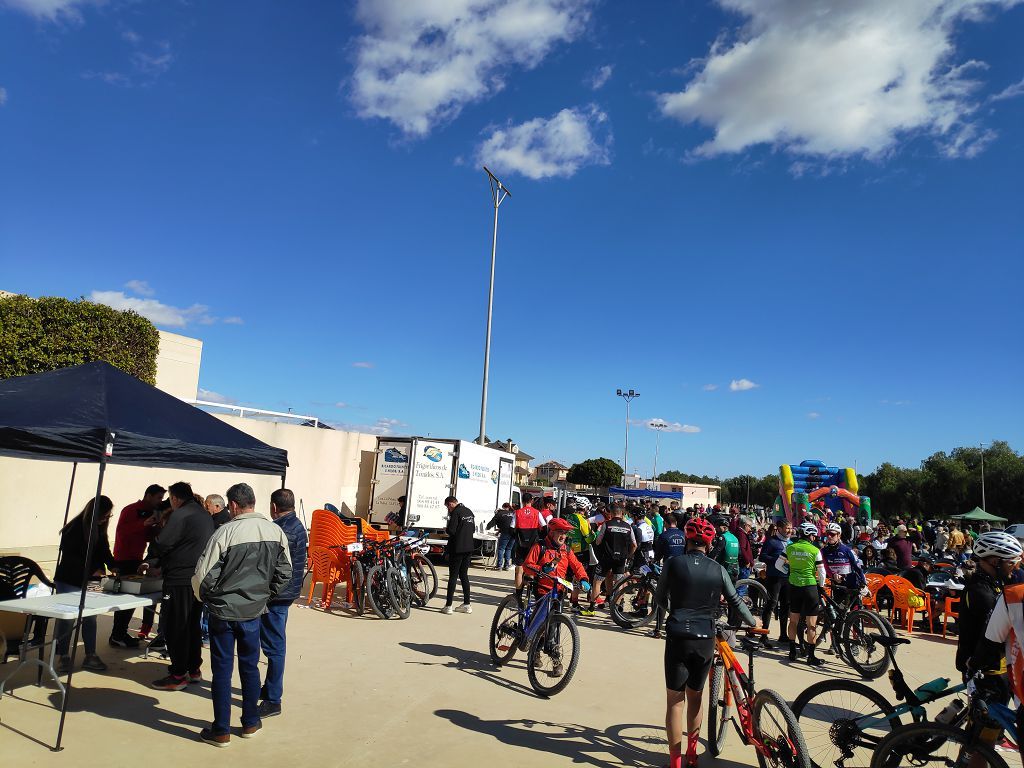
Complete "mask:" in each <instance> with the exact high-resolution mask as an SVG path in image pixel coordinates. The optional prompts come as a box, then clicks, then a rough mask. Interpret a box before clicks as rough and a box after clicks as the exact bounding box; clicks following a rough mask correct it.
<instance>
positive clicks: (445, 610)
mask: <svg viewBox="0 0 1024 768" xmlns="http://www.w3.org/2000/svg"><path fill="white" fill-rule="evenodd" d="M441 613H443V614H444V615H445V616H451V615H452V614H453V613H455V610H454V609H453V608H452V607H451V606H450V605H446V606H445V607H444V608H442V609H441Z"/></svg>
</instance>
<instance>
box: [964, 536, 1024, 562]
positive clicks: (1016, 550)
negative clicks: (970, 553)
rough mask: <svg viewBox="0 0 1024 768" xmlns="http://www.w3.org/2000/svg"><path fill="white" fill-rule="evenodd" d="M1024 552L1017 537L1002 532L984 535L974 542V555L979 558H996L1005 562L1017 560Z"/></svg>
mask: <svg viewBox="0 0 1024 768" xmlns="http://www.w3.org/2000/svg"><path fill="white" fill-rule="evenodd" d="M1022 552H1024V549H1022V548H1021V544H1020V541H1019V540H1018V539H1017V537H1016V536H1011V535H1010V534H1008V533H1003V532H1002V531H989V532H988V533H983V534H981V536H979V537H978V539H977V541H975V542H974V555H975V557H979V558H983V557H993V556H995V557H999V558H1002V559H1003V560H1016V559H1017V558H1019V557H1020V556H1021V553H1022Z"/></svg>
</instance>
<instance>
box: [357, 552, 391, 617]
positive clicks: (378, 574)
mask: <svg viewBox="0 0 1024 768" xmlns="http://www.w3.org/2000/svg"><path fill="white" fill-rule="evenodd" d="M363 589H365V590H366V598H367V600H368V601H369V603H370V608H371V609H372V610H373V612H374V613H375V614H377V617H378V618H381V619H390V618H391V617H392V616H393V615H394V609H393V608H392V607H391V601H390V600H389V599H388V588H387V571H386V570H385V565H384V563H377V564H376V565H375V566H373V567H372V568H370V572H369V573H368V574H366V585H365V586H364V587H363Z"/></svg>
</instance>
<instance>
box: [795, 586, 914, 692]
mask: <svg viewBox="0 0 1024 768" xmlns="http://www.w3.org/2000/svg"><path fill="white" fill-rule="evenodd" d="M832 590H833V595H829V594H828V593H826V592H825V591H824V590H820V594H821V603H822V610H821V613H819V614H818V638H819V639H818V642H819V644H820V642H821V638H824V637H828V638H829V640H830V642H831V645H830V647H831V650H832V651H834V652H835V654H836V656H837V657H838V658H840V659H841V660H842V661H844V662H846V663H847V664H849V665H850V666H851V667H852V668H853V669H854V670H855V671H856V672H857V673H858V674H859V675H860V676H861V677H864V678H866V679H868V680H874V679H875V678H877V677H881V676H882V675H884V674H885V671H886V670H887V669H888V668H889V663H890V659H891V657H892V654H891V653H890V648H887V647H883V646H882V645H881V644H880V643H878V642H877V641H876V640H875V638H876V637H880V636H883V635H884V636H887V637H896V630H894V629H893V627H892V624H890V623H889V620H888V619H886V618H885V617H884V616H882V615H881V614H879V613H876V612H875V611H871V610H868V609H866V608H862V607H861V603H860V594H859V592H858V591H856V590H851V589H848V588H845V587H841V586H833V587H832ZM800 637H801V638H803V633H800ZM801 644H803V643H802V641H801Z"/></svg>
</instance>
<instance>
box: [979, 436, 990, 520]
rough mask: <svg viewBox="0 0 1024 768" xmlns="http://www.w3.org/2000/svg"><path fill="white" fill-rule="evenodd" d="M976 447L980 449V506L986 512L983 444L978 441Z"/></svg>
mask: <svg viewBox="0 0 1024 768" xmlns="http://www.w3.org/2000/svg"><path fill="white" fill-rule="evenodd" d="M978 448H979V449H980V450H981V508H982V510H983V511H985V512H988V510H987V509H985V444H984V443H978Z"/></svg>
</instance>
